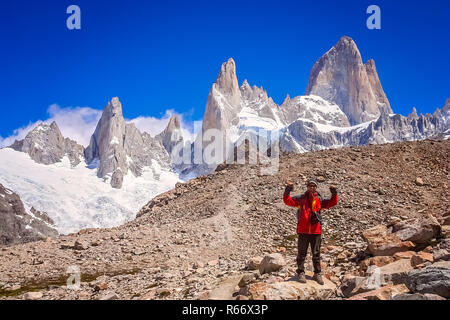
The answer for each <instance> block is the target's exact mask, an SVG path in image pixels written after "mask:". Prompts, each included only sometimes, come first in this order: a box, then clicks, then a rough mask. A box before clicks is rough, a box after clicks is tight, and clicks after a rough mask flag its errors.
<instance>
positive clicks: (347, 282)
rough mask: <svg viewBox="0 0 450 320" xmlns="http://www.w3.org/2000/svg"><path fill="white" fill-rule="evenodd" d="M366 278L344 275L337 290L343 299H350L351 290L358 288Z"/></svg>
mask: <svg viewBox="0 0 450 320" xmlns="http://www.w3.org/2000/svg"><path fill="white" fill-rule="evenodd" d="M365 280H366V278H364V277H358V276H353V275H345V276H344V278H343V279H342V283H341V286H340V288H339V289H341V292H342V294H343V295H344V296H345V297H350V296H351V295H352V292H353V290H355V288H356V287H358V286H359V285H360V284H361V283H362V282H363V281H365Z"/></svg>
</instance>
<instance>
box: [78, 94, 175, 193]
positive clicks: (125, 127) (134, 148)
mask: <svg viewBox="0 0 450 320" xmlns="http://www.w3.org/2000/svg"><path fill="white" fill-rule="evenodd" d="M176 122H177V120H175V119H174V120H172V123H173V124H174V125H176ZM85 157H86V161H87V162H88V163H91V162H93V161H94V160H98V161H99V165H98V169H97V176H98V177H100V178H104V177H107V176H109V177H110V178H111V186H112V187H113V188H118V189H120V188H121V187H122V182H123V178H124V176H125V175H126V174H127V173H128V169H130V170H131V172H132V173H133V174H134V175H135V176H139V175H141V174H142V168H143V167H144V166H151V165H152V159H155V160H157V162H159V163H160V165H161V167H163V168H169V167H170V159H169V157H168V155H167V152H166V151H165V150H164V147H163V146H162V145H161V143H160V142H158V141H156V140H155V139H154V138H152V137H151V136H150V135H148V134H147V135H146V134H144V135H143V134H142V133H141V132H140V131H139V130H138V129H137V128H136V126H135V125H134V124H133V123H129V124H126V122H125V119H124V118H123V114H122V104H121V103H120V101H119V98H117V97H114V98H112V99H111V101H110V102H108V104H107V105H106V107H105V109H104V110H103V113H102V116H101V118H100V120H99V122H98V124H97V127H96V128H95V131H94V134H93V135H92V137H91V141H90V143H89V146H88V147H87V148H86V152H85Z"/></svg>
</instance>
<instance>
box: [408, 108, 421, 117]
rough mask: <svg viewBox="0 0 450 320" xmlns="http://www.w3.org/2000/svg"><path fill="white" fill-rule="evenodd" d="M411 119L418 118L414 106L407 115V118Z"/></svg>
mask: <svg viewBox="0 0 450 320" xmlns="http://www.w3.org/2000/svg"><path fill="white" fill-rule="evenodd" d="M412 119H419V116H418V115H417V110H416V108H415V107H413V109H412V111H411V113H410V114H409V115H408V120H412Z"/></svg>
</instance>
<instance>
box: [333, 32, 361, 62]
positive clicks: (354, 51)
mask: <svg viewBox="0 0 450 320" xmlns="http://www.w3.org/2000/svg"><path fill="white" fill-rule="evenodd" d="M334 49H335V51H337V52H338V53H342V52H343V53H345V54H349V53H351V55H350V57H351V56H353V57H354V58H358V57H361V53H360V52H359V50H358V47H357V46H356V43H355V41H354V40H353V39H352V38H350V37H348V36H342V37H341V38H340V39H339V41H338V42H337V43H336V45H335V46H334ZM330 54H331V53H330Z"/></svg>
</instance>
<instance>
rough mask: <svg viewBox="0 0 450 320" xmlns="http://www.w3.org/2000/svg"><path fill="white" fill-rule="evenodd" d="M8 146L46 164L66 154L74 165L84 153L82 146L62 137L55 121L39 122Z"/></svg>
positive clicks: (58, 159) (54, 161) (55, 161)
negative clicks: (48, 123)
mask: <svg viewBox="0 0 450 320" xmlns="http://www.w3.org/2000/svg"><path fill="white" fill-rule="evenodd" d="M10 148H12V149H14V150H16V151H20V152H25V153H28V154H29V155H30V157H31V159H33V160H34V161H35V162H37V163H42V164H46V165H48V164H53V163H57V162H61V160H62V158H63V157H64V156H67V157H68V158H69V160H70V163H71V165H72V166H76V165H78V164H79V163H80V162H81V160H83V153H84V147H83V146H81V145H79V144H77V143H76V142H75V141H73V140H70V139H69V138H65V139H64V137H63V136H62V134H61V131H60V130H59V127H58V125H57V124H56V122H55V121H53V122H52V123H51V124H50V125H46V124H44V123H40V124H39V125H38V126H37V127H35V128H34V129H33V130H31V131H30V132H29V133H28V134H27V135H26V136H25V139H23V140H20V141H17V140H16V141H15V142H14V143H13V144H12V145H11V146H10Z"/></svg>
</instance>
